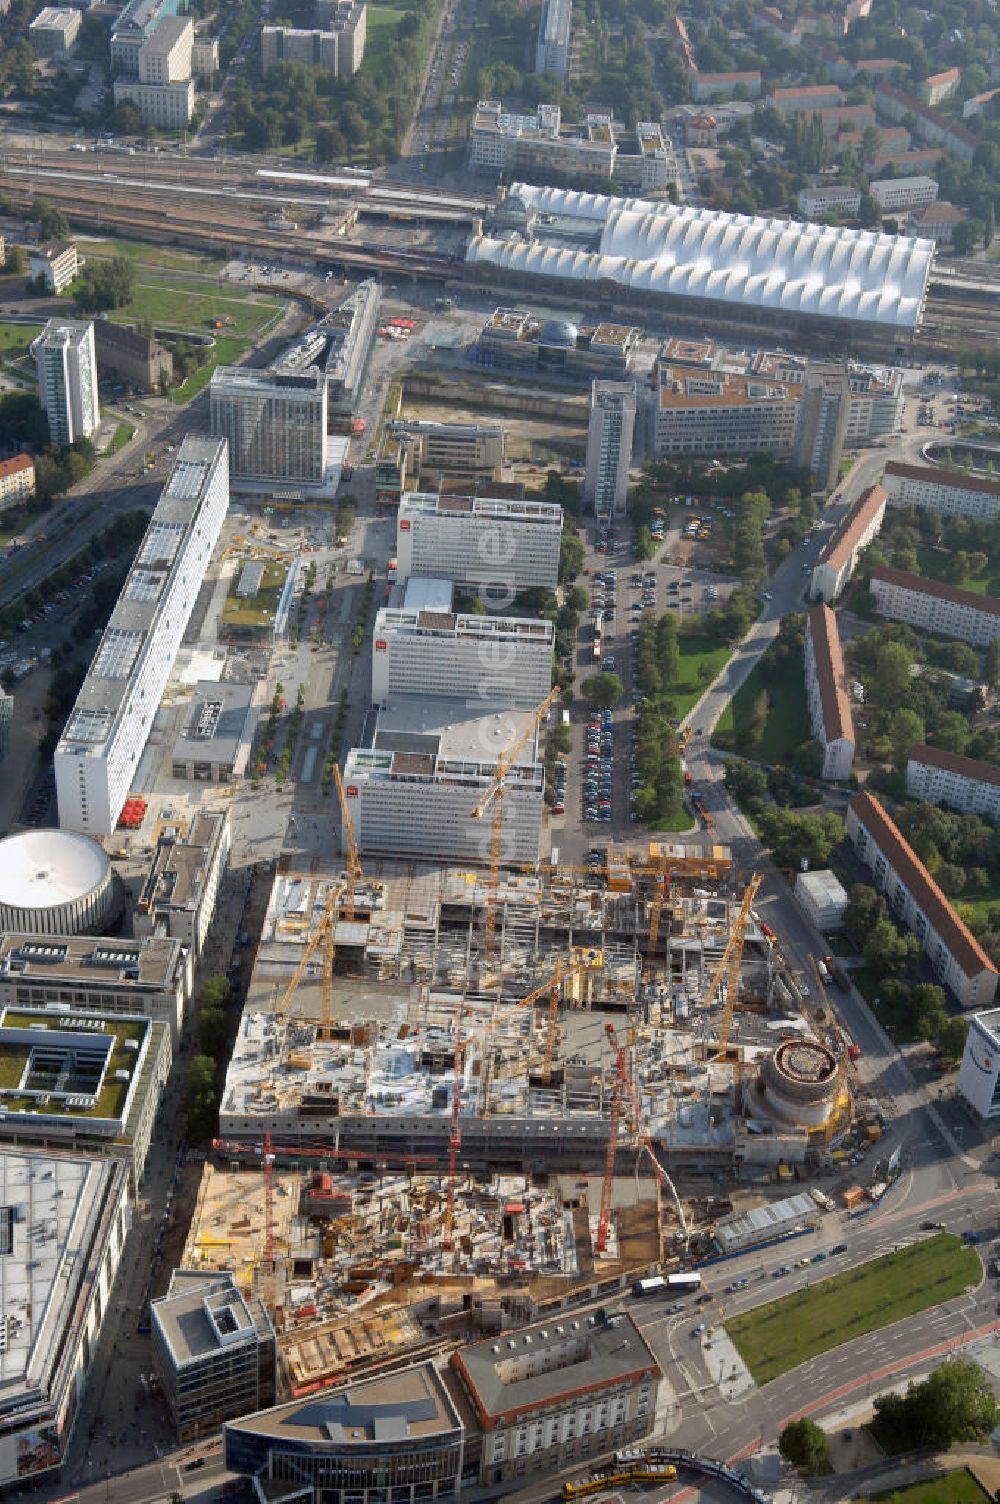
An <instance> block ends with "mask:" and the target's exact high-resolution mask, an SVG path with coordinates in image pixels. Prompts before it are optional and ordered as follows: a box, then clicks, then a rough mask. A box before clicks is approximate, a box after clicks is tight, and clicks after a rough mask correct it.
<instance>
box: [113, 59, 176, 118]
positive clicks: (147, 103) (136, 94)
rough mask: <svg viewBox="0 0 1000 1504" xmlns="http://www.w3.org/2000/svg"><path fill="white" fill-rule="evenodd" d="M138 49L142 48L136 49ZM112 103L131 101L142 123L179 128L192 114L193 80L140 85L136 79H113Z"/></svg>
mask: <svg viewBox="0 0 1000 1504" xmlns="http://www.w3.org/2000/svg"><path fill="white" fill-rule="evenodd" d="M139 50H140V52H141V51H142V48H140V49H139ZM114 97H115V104H116V105H119V104H134V105H135V107H136V109H137V110H138V111H139V115H140V117H141V119H142V123H143V125H152V126H155V127H156V128H157V129H159V130H167V131H183V130H186V129H187V127H188V126H189V125H190V124H191V117H192V115H193V114H194V81H193V79H190V78H183V79H177V80H176V82H174V83H166V84H144V83H141V82H140V81H139V79H137V78H116V79H115V82H114Z"/></svg>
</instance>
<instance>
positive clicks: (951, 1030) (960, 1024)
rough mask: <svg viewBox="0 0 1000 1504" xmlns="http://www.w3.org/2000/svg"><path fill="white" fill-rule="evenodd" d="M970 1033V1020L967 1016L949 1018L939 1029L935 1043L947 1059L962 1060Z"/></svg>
mask: <svg viewBox="0 0 1000 1504" xmlns="http://www.w3.org/2000/svg"><path fill="white" fill-rule="evenodd" d="M968 1033H969V1020H968V1019H967V1018H947V1019H945V1021H944V1023H943V1024H942V1025H941V1027H940V1028H939V1029H938V1031H937V1034H936V1036H935V1039H934V1043H935V1044H936V1045H937V1047H938V1049H939V1050H940V1051H941V1054H942V1055H943V1056H944V1057H945V1059H946V1060H951V1061H958V1060H961V1058H962V1053H963V1051H964V1050H965V1041H966V1037H967V1036H968Z"/></svg>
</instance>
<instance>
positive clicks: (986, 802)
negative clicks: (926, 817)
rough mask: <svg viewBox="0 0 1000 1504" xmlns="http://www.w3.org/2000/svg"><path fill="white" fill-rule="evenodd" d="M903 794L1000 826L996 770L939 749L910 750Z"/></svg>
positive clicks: (999, 776)
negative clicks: (977, 816)
mask: <svg viewBox="0 0 1000 1504" xmlns="http://www.w3.org/2000/svg"><path fill="white" fill-rule="evenodd" d="M906 792H907V793H908V794H911V795H912V796H913V798H915V799H923V800H925V801H926V802H927V803H928V804H946V805H947V806H948V808H949V809H957V810H961V812H962V814H963V815H984V816H985V817H986V818H987V819H988V820H992V821H993V822H994V823H995V824H1000V768H997V767H994V765H993V763H991V762H981V761H979V760H978V759H977V758H974V757H962V756H960V755H959V754H958V753H957V752H945V751H943V750H942V749H941V748H940V747H927V746H919V747H912V748H911V749H910V756H909V760H908V762H907V764H906Z"/></svg>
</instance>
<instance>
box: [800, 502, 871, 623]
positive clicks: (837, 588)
mask: <svg viewBox="0 0 1000 1504" xmlns="http://www.w3.org/2000/svg"><path fill="white" fill-rule="evenodd" d="M885 502H886V497H885V492H884V491H883V489H882V487H881V486H869V488H868V490H867V491H863V492H862V494H861V495H860V496H859V497H858V499H857V501H855V502H854V504H853V505H852V506H851V508H850V510H849V511H848V513H847V516H846V517H845V518H844V520H843V521H842V522H841V524H840V526H839V527H838V529H837V531H836V532H835V533H834V535H833V537H832V538H831V539H830V541H829V543H828V544H827V545H826V547H825V548H824V550H823V552H822V553H821V554H820V556H819V559H818V560H817V563H816V567H815V569H814V570H813V572H812V593H813V595H814V596H817V597H818V598H819V599H820V600H821V601H826V602H828V603H829V602H832V601H835V600H836V599H837V598H838V596H839V595H840V594H841V592H842V591H843V589H844V587H845V585H846V584H847V582H848V581H849V580H850V578H851V576H852V574H853V573H854V570H855V567H856V565H857V562H858V555H859V554H860V553H861V552H862V550H863V549H865V548H867V547H868V545H869V543H870V542H871V541H872V539H873V538H876V537H877V536H878V533H879V529H880V528H881V526H882V519H883V517H884V516H885Z"/></svg>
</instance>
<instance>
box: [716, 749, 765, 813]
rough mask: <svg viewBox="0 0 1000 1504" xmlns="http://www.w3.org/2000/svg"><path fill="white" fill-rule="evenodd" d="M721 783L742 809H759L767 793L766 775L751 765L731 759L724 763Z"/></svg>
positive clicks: (761, 769)
mask: <svg viewBox="0 0 1000 1504" xmlns="http://www.w3.org/2000/svg"><path fill="white" fill-rule="evenodd" d="M722 781H723V783H724V784H725V785H726V789H727V790H728V792H729V793H730V794H732V796H733V798H734V799H735V800H736V802H737V804H739V805H741V806H742V807H743V808H744V809H747V808H749V809H754V808H759V807H760V804H761V801H762V800H763V798H764V795H765V794H766V792H767V774H766V773H765V772H764V770H763V768H756V767H754V765H753V763H749V762H741V761H740V760H739V759H738V758H735V757H734V758H732V759H731V760H730V761H729V762H727V763H726V766H725V768H724V770H723V774H722Z"/></svg>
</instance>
